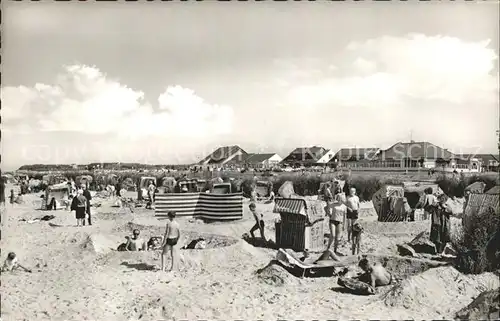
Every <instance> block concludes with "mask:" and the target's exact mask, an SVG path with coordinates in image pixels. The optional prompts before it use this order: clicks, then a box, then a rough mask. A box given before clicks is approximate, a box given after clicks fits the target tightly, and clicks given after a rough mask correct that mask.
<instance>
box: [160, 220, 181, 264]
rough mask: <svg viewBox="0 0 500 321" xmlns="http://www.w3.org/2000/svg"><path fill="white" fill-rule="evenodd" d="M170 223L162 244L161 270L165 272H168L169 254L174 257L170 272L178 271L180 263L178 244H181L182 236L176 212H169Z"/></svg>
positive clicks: (168, 222)
mask: <svg viewBox="0 0 500 321" xmlns="http://www.w3.org/2000/svg"><path fill="white" fill-rule="evenodd" d="M167 215H168V221H167V226H166V228H165V236H164V237H163V243H162V248H163V251H162V254H161V270H162V271H163V272H166V269H165V268H166V265H167V254H168V252H170V255H171V257H172V266H171V268H170V270H169V271H168V272H171V271H173V270H175V269H177V263H178V262H177V261H178V255H177V251H178V249H177V247H178V246H177V242H179V238H180V236H181V232H180V227H179V223H177V221H175V220H174V219H175V216H176V213H175V212H168V214H167Z"/></svg>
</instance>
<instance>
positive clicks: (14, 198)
mask: <svg viewBox="0 0 500 321" xmlns="http://www.w3.org/2000/svg"><path fill="white" fill-rule="evenodd" d="M15 200H16V196H15V195H14V190H13V189H11V190H10V196H9V202H10V205H11V206H14V201H15Z"/></svg>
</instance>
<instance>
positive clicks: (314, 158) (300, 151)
mask: <svg viewBox="0 0 500 321" xmlns="http://www.w3.org/2000/svg"><path fill="white" fill-rule="evenodd" d="M329 153H330V155H331V156H332V157H333V153H332V152H331V151H330V150H328V149H326V148H324V147H321V146H312V147H299V148H296V149H294V150H293V151H292V152H291V153H290V154H289V155H288V156H286V157H285V158H284V159H283V161H282V162H281V164H283V165H285V166H294V167H299V166H305V167H309V166H315V165H321V164H322V163H319V162H320V161H322V160H324V159H325V158H324V156H325V155H327V157H326V158H328V154H329ZM326 162H328V161H325V162H324V163H323V165H324V164H325V163H326Z"/></svg>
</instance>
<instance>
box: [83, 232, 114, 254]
mask: <svg viewBox="0 0 500 321" xmlns="http://www.w3.org/2000/svg"><path fill="white" fill-rule="evenodd" d="M123 241H124V239H123V240H122V241H121V242H123ZM119 244H120V239H119V238H118V237H110V236H108V235H103V234H91V235H89V236H88V238H87V239H86V240H85V241H84V242H83V244H82V248H84V249H86V250H89V251H91V252H93V253H96V254H106V253H109V252H111V251H114V250H116V248H117V247H118V245H119Z"/></svg>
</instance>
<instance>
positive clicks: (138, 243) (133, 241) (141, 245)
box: [125, 229, 148, 251]
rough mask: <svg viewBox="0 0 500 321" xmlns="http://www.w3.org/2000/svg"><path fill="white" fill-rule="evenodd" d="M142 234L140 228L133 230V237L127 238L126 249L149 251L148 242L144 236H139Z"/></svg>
mask: <svg viewBox="0 0 500 321" xmlns="http://www.w3.org/2000/svg"><path fill="white" fill-rule="evenodd" d="M140 234H141V231H139V230H138V229H135V230H133V231H132V237H128V238H127V243H126V246H125V250H126V251H147V249H148V248H147V245H146V242H144V240H143V239H142V238H139V235H140Z"/></svg>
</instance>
